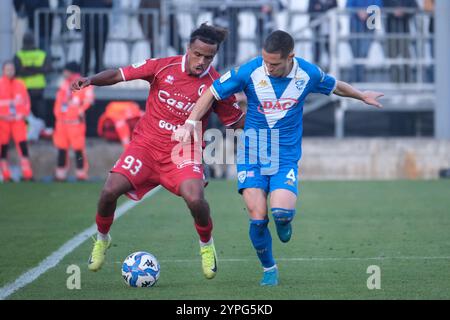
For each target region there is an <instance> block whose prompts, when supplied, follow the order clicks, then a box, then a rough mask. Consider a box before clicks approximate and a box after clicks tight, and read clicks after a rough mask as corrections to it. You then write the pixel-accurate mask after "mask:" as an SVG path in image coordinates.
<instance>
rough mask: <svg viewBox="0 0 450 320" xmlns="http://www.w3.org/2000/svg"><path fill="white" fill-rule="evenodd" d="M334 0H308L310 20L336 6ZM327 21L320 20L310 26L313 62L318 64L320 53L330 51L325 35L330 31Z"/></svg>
mask: <svg viewBox="0 0 450 320" xmlns="http://www.w3.org/2000/svg"><path fill="white" fill-rule="evenodd" d="M336 7H337V1H336V0H309V5H308V13H309V19H310V22H311V21H313V20H315V19H317V18H319V17H320V16H322V15H323V14H325V13H326V12H327V11H328V10H330V9H333V8H336ZM329 29H330V26H329V24H328V23H325V22H322V23H320V24H319V25H317V26H316V27H313V28H312V32H313V39H314V63H317V64H320V63H321V61H320V59H321V58H322V53H323V52H324V51H325V52H326V53H327V54H329V53H330V46H329V43H328V38H327V35H328V34H329V32H330V30H329Z"/></svg>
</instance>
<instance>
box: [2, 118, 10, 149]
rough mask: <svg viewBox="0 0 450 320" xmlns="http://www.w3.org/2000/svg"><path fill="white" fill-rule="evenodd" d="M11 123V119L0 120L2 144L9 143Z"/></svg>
mask: <svg viewBox="0 0 450 320" xmlns="http://www.w3.org/2000/svg"><path fill="white" fill-rule="evenodd" d="M10 128H11V125H10V123H9V121H4V120H0V144H1V145H5V144H9V139H10V135H11V129H10Z"/></svg>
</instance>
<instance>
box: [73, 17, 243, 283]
mask: <svg viewBox="0 0 450 320" xmlns="http://www.w3.org/2000/svg"><path fill="white" fill-rule="evenodd" d="M226 34H227V31H226V30H224V29H220V28H217V27H214V26H209V25H207V24H202V25H201V26H200V27H199V28H198V29H197V30H195V31H194V32H192V34H191V36H190V41H189V45H188V47H187V52H186V54H185V55H184V56H175V57H168V58H161V59H149V60H146V61H143V62H141V63H137V64H134V65H132V66H128V67H125V68H121V69H117V70H107V71H104V72H101V73H99V74H96V75H94V76H92V77H89V78H81V79H79V80H77V81H75V82H74V83H73V84H72V89H73V90H80V89H82V88H84V87H86V86H89V85H96V86H107V85H113V84H115V83H118V82H121V81H131V80H135V79H142V80H146V81H148V82H149V83H150V93H149V96H148V99H147V105H146V112H145V114H144V115H143V117H142V118H141V120H140V121H139V122H138V124H137V125H136V127H135V129H134V132H133V136H132V140H131V143H130V145H129V147H128V148H127V149H126V150H125V152H124V153H123V154H122V155H121V157H120V159H119V161H117V163H116V164H115V166H114V167H113V169H112V170H111V172H110V174H109V175H108V178H107V180H106V183H105V185H104V187H103V190H102V192H101V195H100V200H99V203H98V210H97V215H96V223H97V228H98V234H97V240H96V241H95V243H94V248H93V250H92V254H91V257H90V259H89V269H90V270H92V271H97V270H99V269H100V268H101V266H102V264H103V262H104V260H105V253H106V250H107V248H108V247H109V246H110V245H111V237H110V235H109V230H110V227H111V225H112V223H113V219H114V211H115V209H116V204H117V199H118V198H119V197H120V196H121V195H123V194H126V195H127V196H128V197H129V198H131V199H133V200H139V199H141V198H142V197H143V196H144V195H145V194H146V193H147V192H148V191H150V190H151V189H153V188H155V187H156V186H158V185H162V186H164V187H165V188H166V189H167V190H169V191H170V192H172V193H174V194H176V195H178V196H181V197H183V199H184V200H185V202H186V204H187V206H188V208H189V209H190V212H191V214H192V216H193V218H194V225H195V229H196V230H197V233H198V235H199V237H200V254H201V257H202V268H203V273H204V275H205V277H206V278H208V279H212V278H214V276H215V275H216V271H217V256H216V251H215V248H214V242H213V238H212V235H211V233H212V228H213V224H212V220H211V217H210V210H209V205H208V202H207V201H206V200H205V198H204V175H203V167H202V165H201V163H200V164H198V163H195V162H185V163H181V164H175V163H174V162H173V161H172V159H171V152H172V150H173V148H174V147H175V146H176V145H177V144H178V142H176V141H172V134H173V132H174V131H175V130H176V128H177V127H178V126H180V125H182V124H183V123H184V122H185V121H186V119H187V118H188V116H189V114H190V112H191V110H192V109H193V107H194V104H195V102H196V101H197V99H198V98H199V97H200V95H201V94H202V92H203V90H204V89H206V88H208V87H209V86H210V85H211V84H212V83H213V81H214V80H215V79H217V78H218V77H219V74H218V73H217V71H215V70H214V68H213V67H212V66H211V63H212V61H213V59H214V56H215V55H216V53H217V51H218V50H219V46H220V44H221V42H223V40H224V39H225V37H226ZM213 110H214V111H215V112H216V113H217V115H218V117H219V118H220V119H221V121H222V122H223V123H224V125H226V126H229V127H232V128H241V127H242V126H243V123H244V114H243V112H242V111H241V110H240V109H239V106H238V105H237V103H236V100H235V98H234V97H232V98H230V99H228V100H223V101H220V102H217V103H216V105H215V106H214V108H213ZM207 118H208V115H206V116H205V117H204V118H203V122H204V123H203V128H205V127H206V121H207Z"/></svg>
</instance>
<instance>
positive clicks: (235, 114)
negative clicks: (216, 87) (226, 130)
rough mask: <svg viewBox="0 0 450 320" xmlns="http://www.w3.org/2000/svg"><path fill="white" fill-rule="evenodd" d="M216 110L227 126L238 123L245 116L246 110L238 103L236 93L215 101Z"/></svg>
mask: <svg viewBox="0 0 450 320" xmlns="http://www.w3.org/2000/svg"><path fill="white" fill-rule="evenodd" d="M214 112H215V113H216V114H217V116H218V117H219V119H220V121H221V122H222V123H223V125H224V126H227V127H229V126H232V125H233V124H235V123H237V122H238V121H239V120H240V119H241V118H242V117H243V116H244V112H243V111H242V109H241V107H240V106H239V104H238V103H237V101H236V98H235V96H234V95H232V96H230V97H228V98H227V99H224V100H220V101H216V102H215V103H214Z"/></svg>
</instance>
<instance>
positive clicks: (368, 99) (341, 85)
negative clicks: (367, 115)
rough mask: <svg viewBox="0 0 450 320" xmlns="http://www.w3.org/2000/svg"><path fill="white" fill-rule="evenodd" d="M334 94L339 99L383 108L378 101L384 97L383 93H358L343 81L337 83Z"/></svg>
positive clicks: (358, 91)
mask: <svg viewBox="0 0 450 320" xmlns="http://www.w3.org/2000/svg"><path fill="white" fill-rule="evenodd" d="M334 94H336V95H338V96H341V97H348V98H353V99H357V100H361V101H362V102H364V103H366V104H368V105H371V106H375V107H377V108H383V105H382V104H381V103H380V102H379V101H378V99H379V98H381V97H383V96H384V94H383V93H381V92H376V91H360V90H358V89H356V88H355V87H353V86H351V85H350V84H348V83H346V82H344V81H338V82H337V85H336V89H335V90H334Z"/></svg>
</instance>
